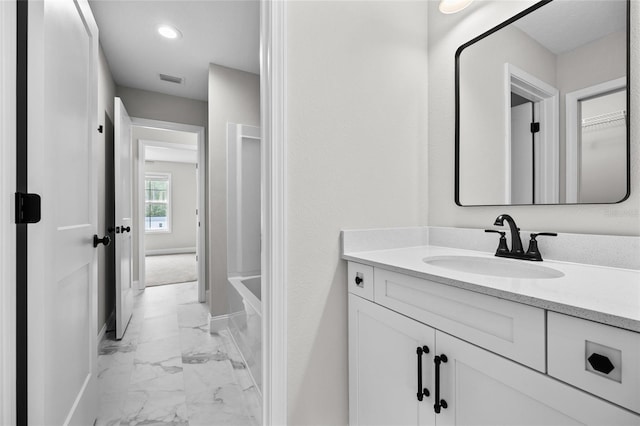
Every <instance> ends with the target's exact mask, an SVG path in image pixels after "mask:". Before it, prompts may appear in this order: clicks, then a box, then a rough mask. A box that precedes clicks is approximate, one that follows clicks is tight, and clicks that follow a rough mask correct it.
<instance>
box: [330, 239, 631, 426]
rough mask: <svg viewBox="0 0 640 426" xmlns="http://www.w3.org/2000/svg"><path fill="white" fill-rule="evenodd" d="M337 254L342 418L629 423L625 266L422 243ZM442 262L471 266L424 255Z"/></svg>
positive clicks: (628, 288) (391, 421)
mask: <svg viewBox="0 0 640 426" xmlns="http://www.w3.org/2000/svg"><path fill="white" fill-rule="evenodd" d="M343 258H344V259H346V260H348V291H349V420H350V424H351V425H373V424H379V425H391V424H393V425H400V424H403V425H409V424H416V425H418V424H420V425H429V424H437V425H445V424H446V425H454V424H456V425H470V424H503V425H516V424H535V425H565V424H592V425H638V424H640V285H639V283H640V272H639V271H636V270H630V269H620V268H611V267H601V266H593V265H581V264H575V263H568V262H552V261H545V262H544V263H543V264H534V263H533V262H526V261H520V260H511V259H496V258H495V257H493V255H492V254H490V253H483V252H476V251H470V250H461V249H457V248H449V247H437V246H428V245H427V246H417V247H408V248H394V249H386V250H385V249H383V250H372V251H362V252H356V253H344V254H343ZM456 258H460V259H462V261H461V263H460V264H467V265H468V264H469V263H473V261H474V260H475V262H477V263H478V265H481V264H483V265H485V267H482V266H481V267H479V269H477V270H478V271H479V273H475V272H472V269H473V266H471V269H467V270H466V271H461V270H459V269H458V265H457V264H456V262H454V261H452V262H444V263H438V262H433V261H430V260H433V259H436V260H437V259H452V260H455V259H456ZM495 260H498V261H500V262H510V263H512V264H513V265H515V266H514V267H513V269H509V268H506V269H505V268H504V265H499V269H500V270H503V271H504V270H506V272H504V273H503V275H507V276H494V275H490V274H492V273H496V272H494V271H492V270H491V263H492V262H493V261H495ZM487 264H488V265H489V266H488V267H486V265H487ZM443 265H444V266H443ZM520 265H522V266H520ZM521 267H522V268H523V269H521ZM487 268H488V269H487ZM539 268H540V269H539ZM545 269H546V270H548V271H554V272H553V273H551V274H550V275H545V273H546V272H545ZM548 271H547V272H548ZM508 275H512V276H508ZM513 276H516V277H513ZM529 276H533V277H535V278H529Z"/></svg>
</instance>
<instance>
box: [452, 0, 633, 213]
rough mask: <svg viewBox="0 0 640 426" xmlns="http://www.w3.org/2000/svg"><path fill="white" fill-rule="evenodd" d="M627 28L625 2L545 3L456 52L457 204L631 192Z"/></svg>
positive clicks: (607, 197)
mask: <svg viewBox="0 0 640 426" xmlns="http://www.w3.org/2000/svg"><path fill="white" fill-rule="evenodd" d="M628 28H629V1H628V0H594V1H584V0H553V1H551V0H548V1H542V2H539V3H536V4H535V5H534V6H532V7H530V8H529V9H527V10H525V11H523V12H522V13H520V14H518V15H516V16H514V17H513V18H511V19H509V20H508V21H506V22H504V23H502V24H500V25H498V26H497V27H495V28H493V29H491V30H489V31H487V32H486V33H484V34H482V35H480V36H478V37H476V38H475V39H473V40H471V41H469V42H468V43H465V44H464V45H462V46H461V47H460V48H459V49H458V51H457V52H456V164H455V166H456V188H455V196H456V199H455V201H456V203H457V204H458V205H461V206H478V205H523V204H524V205H531V204H575V203H617V202H620V201H623V200H625V199H626V198H627V197H628V195H629V179H630V174H629V115H628V111H629V96H628V87H629V78H628V75H629V65H628V64H629V30H628Z"/></svg>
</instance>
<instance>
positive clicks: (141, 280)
mask: <svg viewBox="0 0 640 426" xmlns="http://www.w3.org/2000/svg"><path fill="white" fill-rule="evenodd" d="M131 125H132V126H133V127H149V128H154V129H162V130H176V131H180V132H189V133H195V134H196V136H197V139H198V142H197V147H198V165H197V168H196V173H197V175H198V176H197V179H198V220H199V221H200V227H199V228H198V238H197V243H196V246H197V249H196V250H197V252H198V262H197V265H198V266H197V267H198V302H200V303H203V302H205V301H206V289H207V262H206V259H207V220H206V218H207V203H206V194H207V191H208V186H207V176H206V175H207V172H206V170H207V167H206V164H207V162H206V161H207V156H206V152H205V146H206V145H205V143H206V142H205V131H204V127H202V126H194V125H191V124H182V123H174V122H169V121H160V120H150V119H146V118H136V117H131ZM151 144H154V145H156V146H162V145H164V146H169V145H171V144H166V143H162V142H152V141H148V140H139V141H138V143H134V147H136V148H134V149H137V150H138V155H137V156H135V155H134V163H135V164H136V167H137V173H134V177H133V178H134V184H133V188H134V190H136V189H137V191H138V216H137V217H134V218H133V220H134V223H136V224H137V226H136V228H137V230H138V253H136V254H137V255H138V286H137V288H138V290H144V289H145V288H146V284H145V270H144V264H145V251H144V238H145V233H144V215H143V214H142V212H143V211H144V147H145V146H146V145H151ZM176 146H177V145H176ZM134 256H135V254H134Z"/></svg>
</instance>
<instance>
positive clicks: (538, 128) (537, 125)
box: [531, 123, 540, 133]
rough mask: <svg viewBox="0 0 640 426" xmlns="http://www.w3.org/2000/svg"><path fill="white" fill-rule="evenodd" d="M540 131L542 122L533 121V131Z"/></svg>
mask: <svg viewBox="0 0 640 426" xmlns="http://www.w3.org/2000/svg"><path fill="white" fill-rule="evenodd" d="M539 131H540V123H531V133H538V132H539Z"/></svg>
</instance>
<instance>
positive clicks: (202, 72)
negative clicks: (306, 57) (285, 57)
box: [89, 0, 260, 101]
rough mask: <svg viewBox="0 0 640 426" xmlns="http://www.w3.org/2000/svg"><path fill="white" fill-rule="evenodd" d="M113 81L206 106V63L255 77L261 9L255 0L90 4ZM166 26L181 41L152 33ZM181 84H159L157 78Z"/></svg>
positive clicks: (101, 0) (111, 0)
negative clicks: (172, 78)
mask: <svg viewBox="0 0 640 426" xmlns="http://www.w3.org/2000/svg"><path fill="white" fill-rule="evenodd" d="M89 4H90V6H91V9H92V11H93V14H94V16H95V18H96V22H97V23H98V28H99V30H100V43H101V45H102V48H103V50H104V53H105V56H106V57H107V61H108V62H109V67H110V68H111V72H112V74H113V79H114V80H115V82H116V84H117V85H119V86H126V87H133V88H137V89H144V90H150V91H154V92H160V93H166V94H169V95H175V96H182V97H185V98H191V99H198V100H204V101H206V100H207V95H208V74H209V72H208V70H209V63H214V64H218V65H223V66H226V67H229V68H235V69H238V70H242V71H247V72H251V73H254V74H257V73H259V45H260V33H259V31H260V25H259V24H260V16H259V11H260V4H259V1H257V0H250V1H246V0H201V1H191V0H182V1H165V0H151V1H150V0H144V1H129V0H93V1H91V0H90V1H89ZM161 24H169V25H171V26H173V27H175V28H177V29H178V30H180V32H181V33H182V38H180V39H177V40H168V39H165V38H163V37H161V36H160V35H159V34H158V32H157V27H158V25H161ZM160 73H162V74H168V75H172V76H176V77H182V78H184V83H183V84H175V83H169V82H165V81H161V80H160V79H159V76H158V74H160Z"/></svg>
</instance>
